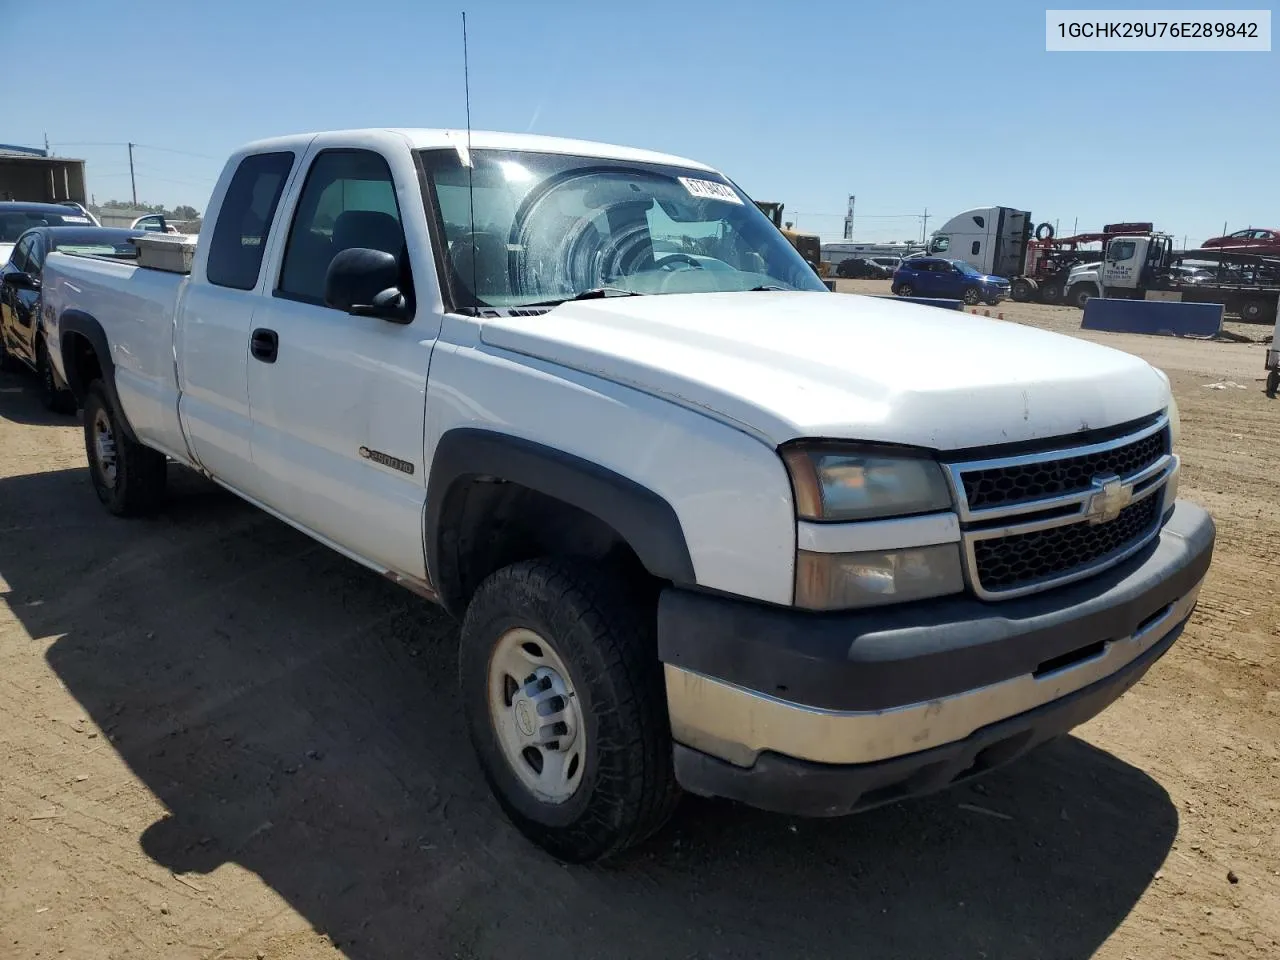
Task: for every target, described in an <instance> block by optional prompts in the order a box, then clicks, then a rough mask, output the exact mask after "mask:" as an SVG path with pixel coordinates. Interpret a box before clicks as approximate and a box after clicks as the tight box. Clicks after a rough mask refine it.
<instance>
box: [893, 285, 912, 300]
mask: <svg viewBox="0 0 1280 960" xmlns="http://www.w3.org/2000/svg"><path fill="white" fill-rule="evenodd" d="M894 293H896V294H897V295H898V296H900V297H914V296H915V295H916V291H915V288H914V287H912V286H911V284H909V283H900V284H898V289H897V290H895V291H894Z"/></svg>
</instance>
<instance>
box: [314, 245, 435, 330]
mask: <svg viewBox="0 0 1280 960" xmlns="http://www.w3.org/2000/svg"><path fill="white" fill-rule="evenodd" d="M324 302H325V306H329V307H333V308H334V309H335V310H344V311H346V312H347V313H350V314H352V315H354V316H357V317H380V318H381V319H383V320H390V321H391V322H392V323H408V322H409V321H410V320H412V319H413V317H411V316H410V315H409V303H408V300H407V299H406V298H405V295H404V293H403V292H401V290H400V261H399V260H397V259H396V258H395V257H394V256H393V255H392V254H390V253H387V252H386V251H385V250H371V249H369V248H368V247H351V248H349V249H347V250H343V251H342V252H341V253H339V254H338V255H337V256H335V257H334V258H333V260H332V261H330V263H329V269H328V271H327V272H326V273H325V276H324Z"/></svg>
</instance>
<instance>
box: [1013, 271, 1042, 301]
mask: <svg viewBox="0 0 1280 960" xmlns="http://www.w3.org/2000/svg"><path fill="white" fill-rule="evenodd" d="M1035 292H1036V289H1035V285H1034V284H1033V283H1032V282H1031V281H1030V280H1028V279H1027V278H1026V277H1015V278H1014V281H1013V285H1012V286H1010V287H1009V296H1010V297H1011V298H1012V299H1014V300H1016V301H1018V303H1026V302H1027V301H1028V300H1030V299H1032V297H1034V296H1035Z"/></svg>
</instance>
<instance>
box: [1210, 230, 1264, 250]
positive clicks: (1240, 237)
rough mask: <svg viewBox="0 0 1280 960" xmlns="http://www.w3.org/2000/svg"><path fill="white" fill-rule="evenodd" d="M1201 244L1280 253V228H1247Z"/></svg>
mask: <svg viewBox="0 0 1280 960" xmlns="http://www.w3.org/2000/svg"><path fill="white" fill-rule="evenodd" d="M1200 246H1201V247H1203V248H1205V249H1208V248H1212V247H1229V248H1231V249H1233V250H1249V251H1251V252H1255V253H1280V230H1276V229H1259V228H1257V227H1250V228H1249V229H1247V230H1237V231H1236V232H1235V233H1229V234H1227V235H1226V236H1225V237H1212V238H1211V239H1209V240H1206V241H1205V242H1204V243H1202V244H1200Z"/></svg>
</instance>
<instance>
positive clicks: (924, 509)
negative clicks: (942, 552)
mask: <svg viewBox="0 0 1280 960" xmlns="http://www.w3.org/2000/svg"><path fill="white" fill-rule="evenodd" d="M782 459H783V460H784V461H785V462H786V465H787V472H788V473H790V474H791V488H792V490H793V492H794V493H795V499H796V516H798V517H799V518H800V519H801V520H870V519H874V518H876V517H901V516H907V515H910V514H913V513H930V512H932V511H935V510H948V509H950V508H951V492H950V490H949V489H948V487H947V481H946V478H945V477H943V475H942V468H941V467H939V466H938V464H936V463H934V462H933V461H932V460H929V459H926V458H924V457H894V456H889V455H886V454H883V453H878V452H863V451H859V450H856V449H850V448H847V447H845V448H841V447H834V446H833V447H826V446H807V447H806V446H796V447H789V448H787V449H785V450H783V451H782Z"/></svg>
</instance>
